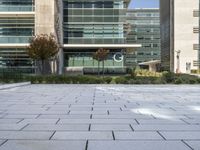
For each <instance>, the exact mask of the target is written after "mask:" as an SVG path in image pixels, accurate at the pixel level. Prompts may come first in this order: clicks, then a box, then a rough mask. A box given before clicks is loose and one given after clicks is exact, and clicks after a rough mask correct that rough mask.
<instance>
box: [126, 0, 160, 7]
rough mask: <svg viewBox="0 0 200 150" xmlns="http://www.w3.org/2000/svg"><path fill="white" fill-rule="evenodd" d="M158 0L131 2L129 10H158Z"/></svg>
mask: <svg viewBox="0 0 200 150" xmlns="http://www.w3.org/2000/svg"><path fill="white" fill-rule="evenodd" d="M158 7H159V0H131V3H130V5H129V8H158Z"/></svg>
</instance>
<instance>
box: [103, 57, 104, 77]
mask: <svg viewBox="0 0 200 150" xmlns="http://www.w3.org/2000/svg"><path fill="white" fill-rule="evenodd" d="M103 77H104V60H103Z"/></svg>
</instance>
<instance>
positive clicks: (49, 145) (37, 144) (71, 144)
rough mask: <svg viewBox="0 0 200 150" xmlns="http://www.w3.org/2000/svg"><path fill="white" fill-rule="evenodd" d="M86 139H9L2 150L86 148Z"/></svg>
mask: <svg viewBox="0 0 200 150" xmlns="http://www.w3.org/2000/svg"><path fill="white" fill-rule="evenodd" d="M85 145H86V141H35V140H31V141H30V140H11V141H7V142H6V143H5V144H4V145H3V146H1V147H0V150H85Z"/></svg>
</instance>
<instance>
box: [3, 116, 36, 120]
mask: <svg viewBox="0 0 200 150" xmlns="http://www.w3.org/2000/svg"><path fill="white" fill-rule="evenodd" d="M37 116H38V115H4V117H3V118H5V119H35V118H36V117H37Z"/></svg>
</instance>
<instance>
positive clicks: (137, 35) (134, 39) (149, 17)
mask: <svg viewBox="0 0 200 150" xmlns="http://www.w3.org/2000/svg"><path fill="white" fill-rule="evenodd" d="M159 14H160V12H159V9H149V8H142V9H132V10H128V12H127V22H128V23H129V24H130V26H131V30H130V31H129V33H128V36H127V43H130V44H142V47H140V48H137V49H136V51H135V52H134V53H133V54H131V55H128V56H127V59H126V61H127V63H129V64H134V63H136V64H140V63H143V62H149V61H154V60H160V15H159Z"/></svg>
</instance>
